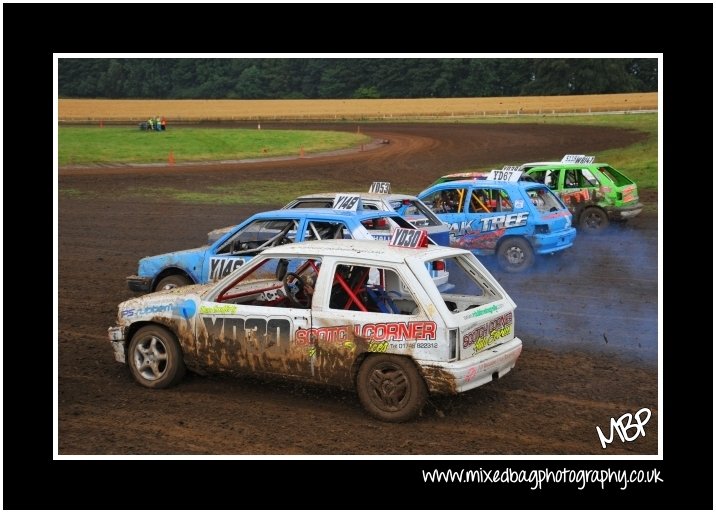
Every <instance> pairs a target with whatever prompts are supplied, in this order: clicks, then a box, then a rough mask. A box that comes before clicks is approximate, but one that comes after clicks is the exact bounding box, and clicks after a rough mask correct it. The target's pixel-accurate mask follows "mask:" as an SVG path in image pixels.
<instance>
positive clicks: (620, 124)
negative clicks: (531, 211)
mask: <svg viewBox="0 0 716 513" xmlns="http://www.w3.org/2000/svg"><path fill="white" fill-rule="evenodd" d="M461 122H466V123H521V124H524V123H539V124H546V125H586V126H604V127H610V128H621V129H625V130H636V131H639V132H644V133H645V134H647V138H646V140H644V141H642V142H639V143H636V144H632V145H630V146H627V147H625V148H614V149H612V150H606V151H599V152H596V157H597V160H598V161H599V162H606V163H608V164H610V165H611V166H612V167H614V168H616V169H618V170H619V171H621V172H622V173H624V174H625V175H626V176H628V177H629V178H631V179H632V180H634V181H635V182H636V183H637V185H638V186H639V187H640V188H641V187H644V188H654V189H656V188H657V185H658V155H659V154H658V148H659V141H658V129H659V124H658V117H657V115H656V114H609V115H593V116H559V117H551V116H544V117H534V116H529V117H526V116H525V117H514V118H489V119H485V118H480V119H471V120H464V121H461ZM584 151H585V152H586V153H588V154H593V153H589V148H588V147H587V149H585V150H584ZM553 157H554V158H555V159H556V160H560V159H561V158H562V155H554V156H553ZM504 164H509V165H515V162H495V164H494V166H495V167H497V166H499V167H502V165H504Z"/></svg>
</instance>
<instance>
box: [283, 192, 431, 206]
mask: <svg viewBox="0 0 716 513" xmlns="http://www.w3.org/2000/svg"><path fill="white" fill-rule="evenodd" d="M336 194H342V195H344V196H360V199H361V200H374V201H379V200H382V199H386V200H388V201H390V200H402V199H411V200H417V199H418V198H417V196H411V195H410V194H394V193H392V192H391V193H386V192H342V191H341V192H319V193H316V194H304V195H303V196H299V197H298V198H296V199H294V200H293V201H291V203H293V202H294V201H298V200H303V199H323V198H325V199H333V198H335V197H336Z"/></svg>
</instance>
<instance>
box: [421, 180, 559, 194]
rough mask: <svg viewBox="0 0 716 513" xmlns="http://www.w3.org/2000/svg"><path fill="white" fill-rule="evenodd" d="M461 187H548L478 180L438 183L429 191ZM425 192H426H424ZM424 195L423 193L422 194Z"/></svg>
mask: <svg viewBox="0 0 716 513" xmlns="http://www.w3.org/2000/svg"><path fill="white" fill-rule="evenodd" d="M459 185H467V186H475V187H480V188H490V187H494V188H498V187H499V188H501V189H509V188H517V189H526V188H528V187H529V188H534V187H535V186H541V187H546V185H544V184H541V183H539V182H526V181H522V180H521V181H518V182H507V181H504V180H480V181H479V182H478V181H477V180H453V181H451V182H443V183H438V184H435V185H431V186H430V187H428V188H427V189H425V190H426V191H427V190H430V189H450V188H452V187H455V186H459ZM423 192H425V191H423ZM421 194H422V193H421Z"/></svg>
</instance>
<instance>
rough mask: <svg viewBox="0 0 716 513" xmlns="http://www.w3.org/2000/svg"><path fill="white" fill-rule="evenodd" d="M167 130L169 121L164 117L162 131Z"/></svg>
mask: <svg viewBox="0 0 716 513" xmlns="http://www.w3.org/2000/svg"><path fill="white" fill-rule="evenodd" d="M166 129H167V119H166V118H165V117H164V116H162V131H164V130H166Z"/></svg>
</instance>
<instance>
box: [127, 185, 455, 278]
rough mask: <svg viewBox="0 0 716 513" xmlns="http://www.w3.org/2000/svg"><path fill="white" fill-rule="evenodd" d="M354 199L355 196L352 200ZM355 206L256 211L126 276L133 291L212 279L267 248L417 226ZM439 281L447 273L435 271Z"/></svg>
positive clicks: (376, 235) (384, 234)
mask: <svg viewBox="0 0 716 513" xmlns="http://www.w3.org/2000/svg"><path fill="white" fill-rule="evenodd" d="M351 201H353V202H351ZM344 205H348V206H349V207H352V208H346V209H342V210H341V209H330V208H313V209H305V208H299V209H292V210H274V211H269V212H262V213H259V214H255V215H253V216H252V217H250V218H248V219H247V220H246V221H244V222H243V223H241V224H239V225H236V226H233V227H231V228H229V229H227V231H225V233H223V234H222V235H221V236H220V237H219V238H218V239H217V240H215V241H214V242H212V243H210V244H208V245H206V246H202V247H199V248H195V249H188V250H184V251H175V252H172V253H165V254H163V255H156V256H150V257H145V258H142V259H141V260H140V261H139V270H138V272H137V275H136V276H128V277H127V285H128V286H129V289H130V290H132V291H134V292H153V291H156V290H167V289H172V288H175V287H181V286H184V285H190V284H195V283H209V282H213V281H217V280H218V279H220V278H222V277H224V276H226V275H228V274H230V273H231V272H232V271H234V270H235V269H237V268H239V267H241V266H242V265H244V264H245V263H246V262H248V261H249V260H251V259H252V258H253V257H255V256H256V255H258V254H259V253H261V252H262V251H263V250H264V249H266V248H270V247H274V246H280V245H282V244H290V243H293V242H302V241H308V240H322V239H360V240H371V239H375V240H390V237H391V232H392V231H394V230H395V228H415V227H414V226H412V225H411V224H410V223H409V222H408V221H406V220H405V219H403V218H402V217H401V216H400V215H399V214H398V213H396V212H386V211H379V210H362V209H360V208H356V207H359V206H360V199H359V198H357V197H355V198H351V197H345V198H344ZM436 272H438V273H440V276H435V277H434V279H435V281H436V284H438V285H440V284H441V283H442V282H443V281H445V282H446V281H447V276H448V274H449V273H447V272H446V271H443V270H440V271H436Z"/></svg>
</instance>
